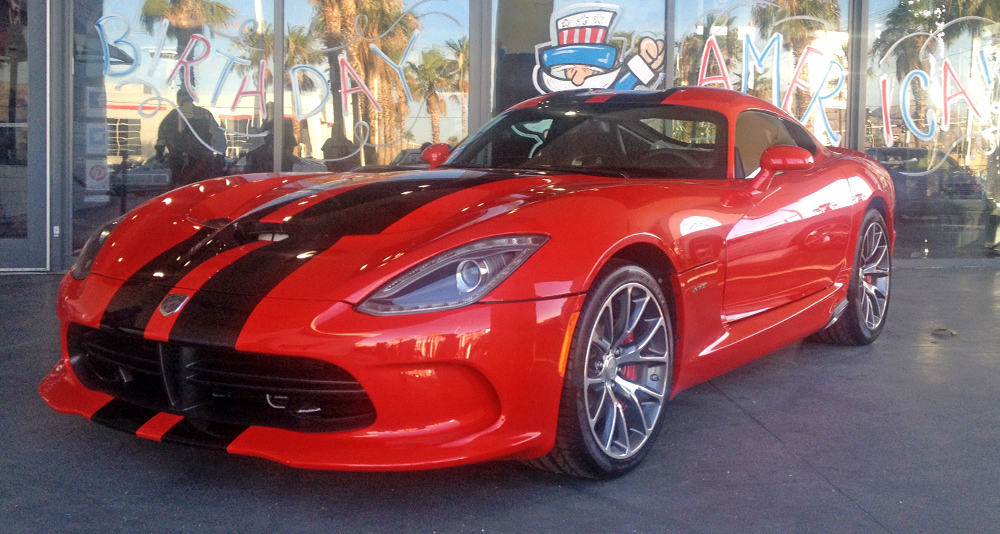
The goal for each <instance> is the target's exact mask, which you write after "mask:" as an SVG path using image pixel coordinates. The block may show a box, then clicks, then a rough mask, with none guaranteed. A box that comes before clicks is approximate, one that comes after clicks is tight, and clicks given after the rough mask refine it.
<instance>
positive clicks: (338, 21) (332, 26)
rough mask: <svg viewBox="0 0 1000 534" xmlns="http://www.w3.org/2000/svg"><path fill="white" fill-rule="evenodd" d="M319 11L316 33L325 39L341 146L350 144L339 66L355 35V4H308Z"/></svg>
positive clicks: (327, 0)
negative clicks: (345, 124)
mask: <svg viewBox="0 0 1000 534" xmlns="http://www.w3.org/2000/svg"><path fill="white" fill-rule="evenodd" d="M309 2H310V3H312V5H313V6H315V8H316V16H315V17H314V18H313V26H314V29H316V30H318V31H319V32H320V35H322V36H323V44H324V45H325V46H326V59H327V63H328V64H329V66H330V76H329V79H330V95H331V96H332V98H333V102H334V106H333V127H332V130H331V135H332V137H333V139H334V141H336V142H337V143H338V144H343V143H344V142H346V140H347V136H346V135H345V133H344V110H343V107H342V106H341V105H340V100H341V95H340V63H339V60H338V59H337V58H338V56H339V55H340V53H341V52H342V51H343V50H344V49H345V45H346V43H347V41H348V40H349V38H350V36H351V35H353V32H354V22H355V20H356V17H357V2H356V1H355V0H309Z"/></svg>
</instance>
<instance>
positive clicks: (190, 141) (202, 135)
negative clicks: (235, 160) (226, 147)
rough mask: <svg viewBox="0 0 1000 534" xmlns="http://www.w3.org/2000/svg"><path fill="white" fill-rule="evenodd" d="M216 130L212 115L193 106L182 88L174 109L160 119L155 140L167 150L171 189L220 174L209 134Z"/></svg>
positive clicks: (178, 93) (216, 125) (192, 102)
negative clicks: (161, 120)
mask: <svg viewBox="0 0 1000 534" xmlns="http://www.w3.org/2000/svg"><path fill="white" fill-rule="evenodd" d="M182 114H183V118H182ZM185 119H186V120H185ZM218 127H219V125H218V123H216V122H215V117H213V116H212V113H211V112H210V111H208V110H207V109H205V108H202V107H198V106H196V105H194V101H193V100H192V98H191V95H189V94H188V92H187V91H186V90H185V89H183V88H182V89H181V90H179V91H177V107H176V108H174V109H172V110H171V111H170V113H167V116H166V117H164V118H163V122H161V123H160V129H159V134H158V136H157V140H156V144H157V146H163V147H166V149H167V152H168V155H169V158H170V184H171V185H172V186H173V187H180V186H182V185H187V184H189V183H192V182H196V181H198V180H204V179H205V178H211V177H213V176H216V175H217V174H218V173H219V171H220V170H221V169H220V168H219V167H220V166H219V164H218V163H219V161H220V158H218V157H217V156H216V154H215V152H214V151H213V150H212V132H213V131H215V130H216V129H218ZM158 154H159V152H158Z"/></svg>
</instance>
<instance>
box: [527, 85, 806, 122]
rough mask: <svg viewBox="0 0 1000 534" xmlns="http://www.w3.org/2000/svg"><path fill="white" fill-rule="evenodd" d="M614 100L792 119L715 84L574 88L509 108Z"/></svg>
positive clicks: (762, 103)
mask: <svg viewBox="0 0 1000 534" xmlns="http://www.w3.org/2000/svg"><path fill="white" fill-rule="evenodd" d="M604 102H613V103H616V104H618V103H621V104H676V105H682V106H694V107H701V108H706V109H713V110H717V111H720V112H722V113H723V114H725V115H728V116H733V115H734V114H735V113H736V112H739V111H742V110H744V109H763V110H767V111H770V112H772V113H776V114H778V115H781V116H783V117H786V118H792V117H791V116H790V115H788V113H786V112H785V111H784V110H782V109H781V108H778V107H776V106H774V105H772V104H771V103H769V102H767V101H764V100H761V99H760V98H757V97H755V96H751V95H748V94H746V93H741V92H739V91H733V90H729V89H719V88H715V87H697V86H684V87H672V88H670V89H665V90H662V91H617V90H609V89H576V90H571V91H561V92H558V93H549V94H545V95H541V96H537V97H534V98H531V99H528V100H525V101H524V102H521V103H520V104H517V105H515V106H513V107H512V108H511V109H518V108H524V107H539V106H549V105H573V104H594V103H604Z"/></svg>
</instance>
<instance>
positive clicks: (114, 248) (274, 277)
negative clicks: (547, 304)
mask: <svg viewBox="0 0 1000 534" xmlns="http://www.w3.org/2000/svg"><path fill="white" fill-rule="evenodd" d="M621 184H622V180H621V179H617V178H603V177H592V176H580V175H572V176H566V175H563V176H552V175H548V174H544V173H537V172H534V173H533V172H526V173H521V172H503V173H498V172H481V171H462V170H439V171H416V172H401V173H391V174H387V175H377V176H373V175H370V174H369V175H365V174H322V175H298V176H294V175H293V176H289V175H256V176H237V177H227V178H218V179H213V180H208V181H205V182H199V183H197V184H193V185H191V186H186V187H184V188H181V189H178V190H175V191H171V192H170V193H167V194H165V195H163V196H161V197H159V198H157V199H155V200H153V201H150V202H149V203H147V204H145V205H143V206H141V207H140V208H138V209H137V210H135V211H134V212H132V213H130V214H129V215H128V216H126V218H125V219H123V220H122V222H121V223H120V224H119V225H118V227H117V228H116V229H115V231H114V233H113V234H112V236H111V237H110V238H109V243H108V244H107V245H106V246H105V247H104V249H103V250H102V251H101V254H100V255H99V256H98V259H97V261H96V262H95V264H94V268H93V272H94V273H97V274H100V275H103V276H108V277H112V278H117V279H122V280H127V281H126V283H125V284H126V286H139V285H144V284H148V285H157V286H162V287H170V288H176V289H180V290H189V292H194V291H213V292H219V293H227V294H233V295H244V296H250V297H253V298H255V299H259V298H263V297H265V296H271V297H277V298H290V299H329V300H347V301H351V300H352V299H357V298H358V295H359V292H364V291H370V290H371V289H373V284H377V283H381V282H384V280H385V279H386V277H387V276H391V275H392V274H393V273H398V272H400V271H401V270H404V269H405V268H408V267H409V266H412V265H413V263H415V262H416V261H420V259H426V258H427V257H429V256H431V255H433V254H435V253H437V252H440V251H443V250H446V249H448V248H452V247H453V246H458V245H461V244H463V243H464V242H467V241H468V240H470V239H473V238H475V237H487V236H489V235H495V233H506V232H507V231H505V230H504V229H503V228H505V227H504V226H502V225H500V226H497V225H492V226H489V227H488V228H489V229H488V230H486V229H485V228H484V229H483V230H482V231H481V233H477V231H479V230H472V227H480V226H479V225H481V224H483V223H485V222H486V221H490V220H492V219H496V218H498V217H501V216H503V215H506V214H510V213H514V212H517V211H518V210H519V209H522V208H523V207H525V206H527V205H530V204H534V203H538V202H541V201H544V200H546V199H551V198H553V197H557V196H562V195H567V194H571V193H573V192H574V191H579V190H581V189H585V188H586V189H594V188H602V187H614V186H616V185H621ZM480 228H481V227H480ZM536 231H537V230H536ZM470 236H471V237H470Z"/></svg>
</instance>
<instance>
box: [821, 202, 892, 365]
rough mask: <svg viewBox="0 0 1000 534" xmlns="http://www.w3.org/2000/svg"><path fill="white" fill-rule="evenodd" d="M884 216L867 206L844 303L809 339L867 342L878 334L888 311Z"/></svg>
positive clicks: (888, 266)
mask: <svg viewBox="0 0 1000 534" xmlns="http://www.w3.org/2000/svg"><path fill="white" fill-rule="evenodd" d="M890 240H891V237H890V233H889V227H888V226H887V225H886V222H885V217H883V216H882V214H881V213H879V212H878V210H874V209H869V210H868V211H867V212H866V213H865V217H864V219H862V221H861V229H860V231H859V232H858V237H857V244H856V245H855V250H854V272H853V273H852V274H851V283H850V285H849V286H848V287H847V295H846V300H847V306H846V307H841V308H840V309H842V310H843V311H842V312H841V314H840V315H839V316H835V317H833V318H832V321H831V324H829V325H828V326H827V327H826V328H824V329H823V330H820V331H819V332H817V333H816V334H815V335H814V336H813V337H812V339H815V340H817V341H823V342H825V343H836V344H838V345H867V344H869V343H871V342H872V341H875V339H876V338H877V337H878V336H879V334H881V333H882V327H883V326H885V317H886V315H887V313H888V311H889V279H890V278H891V275H892V243H891V242H890Z"/></svg>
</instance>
